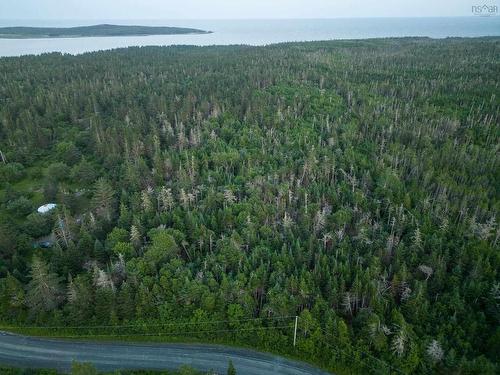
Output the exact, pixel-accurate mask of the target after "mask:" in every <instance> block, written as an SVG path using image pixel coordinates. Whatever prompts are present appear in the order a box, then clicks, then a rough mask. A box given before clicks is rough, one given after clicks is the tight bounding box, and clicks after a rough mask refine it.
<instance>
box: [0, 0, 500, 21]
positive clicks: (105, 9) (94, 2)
mask: <svg viewBox="0 0 500 375" xmlns="http://www.w3.org/2000/svg"><path fill="white" fill-rule="evenodd" d="M499 1H500V0H340V1H339V0H0V19H190V18H194V19H212V18H213V19H221V18H336V17H405V16H406V17H425V16H470V15H471V6H472V5H479V4H481V5H482V4H496V5H497V6H498V5H499Z"/></svg>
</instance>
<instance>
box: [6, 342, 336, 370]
mask: <svg viewBox="0 0 500 375" xmlns="http://www.w3.org/2000/svg"><path fill="white" fill-rule="evenodd" d="M230 359H231V360H232V361H233V363H234V366H235V368H236V371H237V373H238V375H275V374H283V375H306V374H312V375H326V374H327V373H326V372H324V371H321V370H318V369H316V368H314V367H311V366H309V365H306V364H304V363H300V362H295V361H291V360H288V359H284V358H282V357H278V356H274V355H270V354H264V353H258V352H255V351H251V350H244V349H233V348H228V347H224V346H218V345H201V344H194V345H191V344H128V343H95V342H84V341H69V340H58V339H45V338H34V337H26V336H20V335H13V334H9V333H0V364H3V365H8V366H14V367H33V368H35V367H36V368H53V369H57V370H59V371H63V372H67V371H68V370H69V369H70V367H71V362H72V361H73V360H76V361H79V362H92V363H93V364H94V365H95V366H96V367H97V368H98V369H99V370H104V371H111V370H117V369H176V368H178V367H179V366H181V365H190V366H192V367H194V368H196V369H199V370H205V371H208V370H214V371H215V372H217V373H218V374H226V371H227V364H228V361H229V360H230Z"/></svg>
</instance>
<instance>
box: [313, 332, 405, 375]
mask: <svg viewBox="0 0 500 375" xmlns="http://www.w3.org/2000/svg"><path fill="white" fill-rule="evenodd" d="M320 329H321V331H322V332H323V333H325V334H326V335H331V334H330V333H329V332H327V331H326V330H325V329H323V328H320ZM325 344H326V345H327V346H329V347H331V348H333V349H334V350H341V351H342V350H343V349H341V348H337V347H334V346H333V345H330V344H329V343H328V342H326V341H325ZM358 351H359V352H360V353H361V354H363V355H365V356H368V357H370V358H372V359H374V360H376V361H378V362H380V363H382V364H383V365H384V366H387V368H389V369H390V370H394V371H396V372H398V373H400V374H403V371H401V370H400V369H398V368H396V367H393V366H392V365H390V364H389V363H387V362H385V361H383V360H381V359H380V358H377V357H375V356H373V355H372V354H370V353H366V352H364V351H362V350H358ZM344 353H345V351H344ZM350 356H351V358H354V356H352V355H350ZM368 367H370V368H371V369H373V370H378V369H375V368H374V367H372V366H370V365H368Z"/></svg>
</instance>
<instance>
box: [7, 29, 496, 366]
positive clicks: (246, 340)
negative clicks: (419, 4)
mask: <svg viewBox="0 0 500 375" xmlns="http://www.w3.org/2000/svg"><path fill="white" fill-rule="evenodd" d="M499 49H500V40H499V39H498V38H477V39H456V38H454V39H443V40H429V39H423V38H403V39H387V40H366V41H335V42H315V43H292V44H282V45H274V46H268V47H259V48H257V47H248V46H231V47H206V48H200V47H186V46H175V47H169V48H160V47H147V48H129V49H123V50H114V51H108V52H96V53H91V54H84V55H81V56H70V55H60V54H47V55H43V56H25V57H21V58H8V59H1V60H0V70H1V71H2V73H3V74H2V75H0V88H1V90H2V91H1V94H2V96H4V97H6V98H8V99H9V100H7V101H5V102H4V104H3V105H2V106H0V118H1V119H2V120H1V121H2V122H1V127H2V128H1V132H2V135H3V137H2V138H1V139H0V149H1V150H2V152H4V153H5V155H7V164H5V165H3V162H1V163H2V165H0V177H1V178H2V179H1V180H0V181H2V183H1V186H0V188H1V190H0V277H1V278H2V279H1V281H0V298H1V301H0V310H1V311H0V313H1V317H2V319H4V320H6V321H8V322H10V323H12V324H20V325H28V326H29V325H34V324H40V325H57V326H61V325H62V326H66V327H74V326H89V325H90V326H93V325H109V326H111V327H108V328H106V329H105V330H102V329H101V330H99V329H97V328H96V329H92V328H85V329H83V328H81V329H79V328H67V329H65V330H64V331H63V332H47V331H45V333H46V334H57V333H59V334H61V335H64V334H72V335H85V334H86V335H90V336H91V335H93V334H108V333H109V335H110V336H113V335H116V334H125V335H128V334H130V336H131V337H143V338H145V339H146V338H147V339H151V338H153V337H155V335H161V336H160V337H159V338H157V339H159V340H160V339H161V340H185V339H189V340H194V341H213V342H226V343H233V344H238V345H247V346H252V347H255V348H259V349H262V350H270V351H277V352H280V353H282V354H287V355H290V356H295V357H299V358H302V359H305V360H308V361H310V362H313V363H315V364H318V365H321V366H324V367H326V368H329V369H332V370H335V371H336V372H338V373H343V372H348V371H352V372H353V373H362V374H365V373H390V372H393V373H394V372H397V371H401V372H403V373H416V374H426V373H432V372H434V373H463V374H475V373H477V374H479V373H495V372H498V366H499V364H498V355H497V353H498V344H499V333H498V328H497V327H498V326H499V324H500V305H499V303H498V301H499V298H500V275H499V272H498V270H499V269H500V256H499V254H500V252H499V251H498V249H499V225H498V212H499V208H500V204H499V200H498V197H499V195H498V180H499V179H500V175H499V170H500V169H499V168H498V165H499V159H498V144H499V134H500V131H499V124H500V121H499V112H498V108H499V106H500V97H499V95H498V87H499V85H498V74H497V72H498V71H499V69H500V62H499V60H498V58H497V56H498V51H499ZM450 61H452V62H453V63H452V64H450ZM21 67H22V69H21ZM47 82H50V85H48V84H46V83H47ZM44 200H45V202H55V203H57V204H58V205H59V206H60V207H61V208H63V209H61V211H58V213H59V215H60V216H59V217H58V218H56V221H55V222H51V220H53V219H54V218H52V219H51V218H50V217H47V221H49V222H50V224H51V225H50V226H51V227H52V228H54V230H53V232H54V233H53V234H54V238H55V239H56V241H57V245H56V246H54V247H53V248H52V249H43V250H42V249H37V250H34V249H33V242H34V241H35V238H36V237H37V236H39V235H45V234H46V223H45V217H43V218H42V217H40V216H37V215H36V214H32V212H33V210H34V208H35V207H36V206H37V204H40V202H41V201H44ZM52 224H54V225H52ZM47 225H48V224H47ZM34 252H35V255H36V257H35V261H34V262H33V266H32V267H31V273H30V271H29V270H30V262H31V259H32V258H33V255H34V254H33V253H34ZM295 315H298V316H299V321H298V323H299V324H298V332H297V345H296V347H295V348H294V347H293V345H292V344H293V323H294V317H295ZM103 332H104V333H103ZM28 333H29V332H28ZM134 335H146V336H134ZM346 369H348V370H347V371H344V370H346Z"/></svg>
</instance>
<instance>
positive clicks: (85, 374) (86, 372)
mask: <svg viewBox="0 0 500 375" xmlns="http://www.w3.org/2000/svg"><path fill="white" fill-rule="evenodd" d="M97 374H98V372H97V370H96V368H95V367H94V365H92V364H91V363H80V362H75V361H74V362H73V364H72V365H71V375H97Z"/></svg>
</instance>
